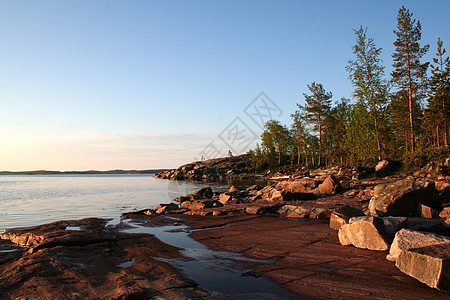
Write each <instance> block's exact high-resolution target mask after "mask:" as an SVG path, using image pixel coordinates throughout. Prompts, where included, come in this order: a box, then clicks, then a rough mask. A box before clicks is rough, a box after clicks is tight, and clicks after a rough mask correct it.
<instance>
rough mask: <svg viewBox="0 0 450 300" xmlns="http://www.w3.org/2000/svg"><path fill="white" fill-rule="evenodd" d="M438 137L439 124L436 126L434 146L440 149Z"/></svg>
mask: <svg viewBox="0 0 450 300" xmlns="http://www.w3.org/2000/svg"><path fill="white" fill-rule="evenodd" d="M439 140H440V137H439V123H437V124H436V146H437V147H440V146H441V143H440V141H439Z"/></svg>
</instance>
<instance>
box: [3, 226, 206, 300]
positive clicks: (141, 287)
mask: <svg viewBox="0 0 450 300" xmlns="http://www.w3.org/2000/svg"><path fill="white" fill-rule="evenodd" d="M105 224H106V220H102V219H85V220H80V221H61V222H55V223H51V224H46V225H42V226H36V227H33V228H25V229H14V230H8V231H7V232H6V233H4V234H3V235H2V236H1V237H2V239H3V240H2V241H1V244H0V298H1V299H63V298H64V299H151V298H154V297H163V298H164V297H165V298H168V299H185V298H200V297H203V296H206V295H208V293H207V292H206V291H204V290H202V289H201V288H199V287H198V286H197V284H196V283H195V282H194V281H192V280H190V279H188V278H186V277H184V276H183V275H181V274H180V273H179V272H178V271H177V270H175V269H174V268H173V267H172V266H170V265H169V264H167V263H164V262H162V261H159V260H158V259H157V258H182V257H183V256H182V255H181V254H180V253H179V249H178V248H176V247H172V246H169V245H167V244H164V243H162V242H161V241H159V240H158V239H156V238H155V237H154V236H152V235H148V234H130V233H123V232H119V231H117V230H116V229H114V228H105ZM12 241H14V242H18V243H19V244H21V245H23V246H25V247H17V246H16V244H14V243H13V242H12ZM8 249H14V250H15V251H10V252H5V250H8ZM30 250H32V251H30Z"/></svg>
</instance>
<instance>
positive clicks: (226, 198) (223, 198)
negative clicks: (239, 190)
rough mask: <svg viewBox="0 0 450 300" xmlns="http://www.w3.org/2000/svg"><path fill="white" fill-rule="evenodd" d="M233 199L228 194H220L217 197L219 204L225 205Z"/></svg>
mask: <svg viewBox="0 0 450 300" xmlns="http://www.w3.org/2000/svg"><path fill="white" fill-rule="evenodd" d="M232 198H233V197H232V196H231V195H228V193H223V194H220V196H219V202H220V203H222V204H223V205H225V204H226V203H227V202H228V201H230V200H231V199H232Z"/></svg>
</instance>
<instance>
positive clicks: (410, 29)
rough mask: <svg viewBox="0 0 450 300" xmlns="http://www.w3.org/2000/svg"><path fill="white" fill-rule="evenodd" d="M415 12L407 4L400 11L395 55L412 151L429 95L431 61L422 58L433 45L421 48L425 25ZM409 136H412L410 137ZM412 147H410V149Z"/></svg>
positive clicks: (395, 71)
mask: <svg viewBox="0 0 450 300" xmlns="http://www.w3.org/2000/svg"><path fill="white" fill-rule="evenodd" d="M412 16H413V14H412V13H410V12H409V10H408V9H406V8H405V7H404V6H402V7H401V8H400V9H399V11H398V16H397V29H398V30H397V31H396V30H394V33H395V34H396V35H397V40H396V41H395V43H394V45H395V47H396V51H395V52H394V53H393V54H392V58H393V60H394V64H393V67H394V71H393V72H392V74H391V75H392V78H393V81H394V82H395V83H396V85H397V87H398V90H399V92H401V94H402V95H404V94H405V93H404V92H405V91H406V92H407V96H408V107H407V109H408V111H409V139H410V144H409V145H410V147H411V152H414V151H415V130H416V126H415V118H417V115H416V114H419V112H418V111H417V109H420V101H421V99H422V98H423V96H424V94H425V83H426V71H427V68H428V63H421V62H420V59H421V58H422V56H423V55H424V54H425V53H426V52H427V51H428V48H429V45H425V46H424V47H420V39H421V35H422V34H421V29H422V27H421V25H420V21H416V20H415V19H412ZM407 139H408V137H407ZM406 150H408V149H406Z"/></svg>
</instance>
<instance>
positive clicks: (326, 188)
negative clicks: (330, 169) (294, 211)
mask: <svg viewBox="0 0 450 300" xmlns="http://www.w3.org/2000/svg"><path fill="white" fill-rule="evenodd" d="M341 190H342V186H341V184H340V182H339V180H337V178H336V177H334V176H333V175H328V177H327V178H326V179H325V180H324V182H322V183H321V184H320V185H319V186H318V187H317V188H316V189H315V190H314V191H315V193H316V194H324V195H331V194H336V193H339V192H340V191H341Z"/></svg>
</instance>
